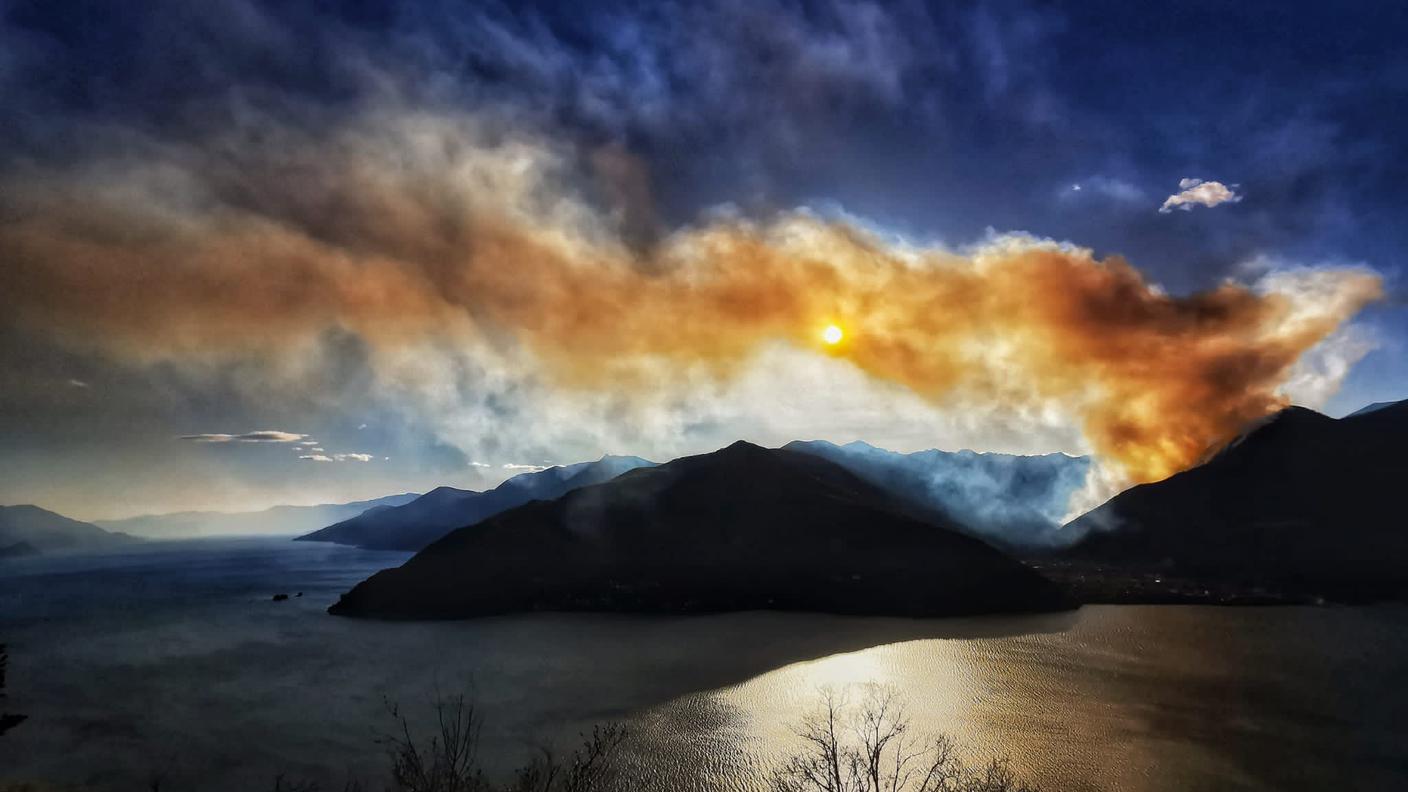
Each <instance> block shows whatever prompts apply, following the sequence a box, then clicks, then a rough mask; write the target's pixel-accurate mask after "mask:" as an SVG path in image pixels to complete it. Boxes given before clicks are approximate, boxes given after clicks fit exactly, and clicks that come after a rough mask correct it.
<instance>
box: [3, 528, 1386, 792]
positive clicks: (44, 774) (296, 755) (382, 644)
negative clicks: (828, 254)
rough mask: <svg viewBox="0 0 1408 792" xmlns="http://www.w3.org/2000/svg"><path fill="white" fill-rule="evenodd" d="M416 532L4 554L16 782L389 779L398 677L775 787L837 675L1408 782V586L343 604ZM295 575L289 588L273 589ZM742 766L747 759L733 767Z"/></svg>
mask: <svg viewBox="0 0 1408 792" xmlns="http://www.w3.org/2000/svg"><path fill="white" fill-rule="evenodd" d="M407 557H408V554H405V553H390V552H372V551H362V550H355V549H350V548H345V547H339V546H329V545H320V544H310V543H293V542H287V541H279V540H268V539H249V540H202V541H189V542H171V543H160V544H151V545H144V546H143V547H142V548H141V549H140V550H136V551H132V552H127V553H123V554H114V555H108V556H94V557H87V558H55V559H25V560H15V561H8V562H4V564H5V565H4V566H3V567H0V581H3V585H0V624H3V625H4V626H5V639H6V641H7V642H8V643H9V644H10V653H11V680H10V682H11V689H12V699H11V704H12V705H13V707H14V708H15V709H18V710H20V711H23V712H26V713H28V714H29V715H30V716H31V719H30V721H28V722H27V723H26V724H25V725H24V728H23V729H19V730H16V731H14V732H12V733H11V734H9V735H7V736H6V738H5V740H4V741H3V742H0V781H3V782H9V781H18V780H21V779H31V778H38V779H45V780H47V781H52V782H56V783H69V784H74V785H76V786H78V787H80V788H91V789H131V788H137V787H142V786H145V784H146V783H147V781H148V779H149V776H151V774H153V773H165V774H166V776H167V778H168V784H169V787H168V786H166V785H164V786H163V788H172V789H178V788H186V789H193V788H199V789H212V790H245V789H257V788H264V787H267V786H268V785H269V784H270V781H271V779H272V778H273V776H274V775H275V774H276V773H280V772H282V773H285V774H287V775H288V776H290V777H301V778H308V779H313V780H318V781H321V782H322V783H323V784H324V785H325V786H324V788H329V787H332V788H340V785H341V783H342V780H343V779H344V778H345V776H346V775H347V774H349V773H351V774H353V775H356V776H359V777H363V778H366V779H368V780H371V781H374V782H379V781H380V779H381V778H382V777H383V775H382V774H383V773H384V772H385V766H386V763H385V759H384V757H383V756H382V754H381V752H380V749H379V748H378V746H377V745H376V744H375V742H374V740H375V738H376V735H377V733H378V732H379V731H380V732H384V731H385V730H386V729H388V728H389V727H390V725H391V724H390V722H389V721H388V720H387V719H386V718H385V715H384V705H383V700H384V699H390V700H394V701H399V702H400V703H401V704H402V705H403V706H404V707H405V708H406V709H407V710H408V711H409V712H410V713H411V714H412V717H413V718H414V717H420V718H428V717H429V716H430V707H429V702H430V701H431V699H432V698H433V696H434V695H435V691H436V690H440V691H444V692H456V691H460V690H470V691H472V692H473V694H474V696H475V698H476V699H477V700H478V702H479V704H480V705H481V707H482V708H483V710H484V712H485V714H486V716H487V718H488V721H487V725H486V727H485V735H484V736H485V745H484V753H485V755H486V756H487V757H488V758H489V759H490V762H491V767H493V768H494V769H495V770H497V771H499V772H506V771H507V770H508V768H509V765H511V764H515V763H517V762H518V761H519V760H520V759H522V758H524V757H526V755H527V752H528V751H530V750H532V749H533V747H534V746H538V745H542V744H555V745H557V746H559V747H568V746H569V745H570V744H571V743H572V742H573V741H574V739H575V736H576V734H577V733H578V732H580V731H582V730H583V729H587V728H589V727H590V725H591V724H593V723H597V722H601V721H608V720H621V721H624V722H625V723H626V724H628V726H629V727H630V728H631V729H632V731H633V733H634V735H635V738H634V740H633V743H632V754H631V757H632V761H634V762H639V763H640V764H642V765H643V766H645V767H647V768H652V769H654V770H656V771H657V772H658V773H659V774H660V775H661V777H663V778H664V779H665V781H664V787H665V788H667V789H706V788H719V787H718V786H717V785H719V784H723V785H724V788H729V789H740V790H750V791H751V790H763V789H765V788H766V784H767V778H768V773H769V770H770V767H771V763H772V762H775V761H776V760H777V759H778V757H780V756H781V755H783V754H785V753H786V752H788V751H789V750H792V749H794V748H795V747H796V738H795V737H794V736H793V735H792V729H793V727H794V726H795V725H796V723H797V721H798V720H799V719H800V718H801V717H803V716H804V715H805V714H807V713H808V712H810V711H812V709H813V708H814V707H815V706H816V704H817V702H818V697H819V696H818V691H819V690H821V689H823V688H828V687H829V688H831V689H833V690H837V691H841V692H842V693H844V694H846V695H849V696H852V697H859V696H863V695H864V693H865V690H866V686H868V685H885V686H891V687H893V688H895V689H898V690H901V691H902V692H903V696H904V698H905V699H906V700H907V701H908V703H909V708H910V712H911V714H912V715H913V716H914V720H915V723H916V725H917V726H919V727H922V728H924V729H928V730H933V731H942V732H947V733H951V734H953V735H954V736H955V737H957V738H958V739H959V740H960V742H961V743H962V744H964V745H965V747H967V748H968V749H970V750H971V751H973V752H974V753H975V754H983V753H985V752H990V751H996V752H1001V753H1007V754H1010V755H1011V756H1012V758H1013V761H1014V766H1015V767H1016V768H1017V769H1019V770H1020V771H1021V772H1022V773H1023V774H1025V775H1028V776H1030V777H1031V778H1033V779H1035V780H1037V781H1039V782H1040V783H1042V784H1043V785H1044V786H1045V787H1046V788H1051V789H1063V790H1085V789H1104V790H1112V791H1117V792H1121V791H1123V792H1154V791H1155V790H1170V791H1172V790H1189V789H1233V790H1283V789H1306V790H1312V789H1327V788H1344V789H1351V788H1353V789H1392V788H1398V787H1402V786H1404V785H1405V784H1408V725H1405V724H1404V722H1403V721H1402V719H1401V718H1400V717H1399V716H1400V713H1401V712H1402V711H1403V709H1404V707H1405V706H1408V691H1405V689H1404V687H1403V685H1402V684H1401V680H1402V679H1403V678H1404V675H1405V674H1408V608H1405V607H1403V606H1384V607H1373V608H1324V609H1317V608H1299V607H1284V608H1209V607H1185V606H1172V607H1162V606H1151V607H1130V606H1095V607H1091V606H1087V607H1084V608H1082V609H1080V610H1079V611H1076V612H1073V613H1067V614H1057V615H1051V616H1037V617H989V618H965V619H947V620H906V619H875V618H853V617H852V618H844V617H833V616H824V615H808V614H781V613H762V612H754V613H739V614H731V615H717V616H693V617H668V618H662V617H633V616H609V615H561V614H538V615H530V616H521V617H503V618H494V619H482V620H469V621H460V622H415V623H388V622H377V621H366V620H353V619H344V618H337V617H332V616H329V615H327V614H326V613H325V612H324V610H325V609H326V608H327V606H328V605H330V604H331V603H332V602H333V601H335V600H336V598H337V596H338V595H339V594H340V593H342V592H343V591H345V590H346V589H347V588H349V587H350V586H351V585H353V584H354V583H356V582H357V581H359V580H361V579H363V578H365V577H366V576H367V575H369V574H370V573H371V572H373V571H375V570H377V569H380V568H383V567H386V566H392V565H396V564H399V563H400V562H402V561H403V560H405V559H406V558H407ZM300 591H301V592H303V596H302V597H296V596H294V597H292V598H290V599H289V600H288V601H285V602H274V601H272V600H271V596H272V595H273V594H275V593H284V592H287V593H289V594H291V595H296V594H297V593H298V592H300ZM722 779H726V782H725V781H724V780H722Z"/></svg>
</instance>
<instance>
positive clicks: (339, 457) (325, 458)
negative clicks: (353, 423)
mask: <svg viewBox="0 0 1408 792" xmlns="http://www.w3.org/2000/svg"><path fill="white" fill-rule="evenodd" d="M298 458H299V459H306V460H308V461H310V462H370V461H372V459H374V458H375V457H373V456H372V455H371V454H303V455H301V456H299V457H298ZM387 459H390V457H387Z"/></svg>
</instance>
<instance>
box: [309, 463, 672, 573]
mask: <svg viewBox="0 0 1408 792" xmlns="http://www.w3.org/2000/svg"><path fill="white" fill-rule="evenodd" d="M654 464H655V463H654V462H651V461H650V460H647V459H641V458H640V457H634V456H609V455H608V456H604V457H602V458H601V459H598V460H597V461H595V462H581V463H578V464H575V465H566V466H561V467H551V468H548V469H547V470H539V471H535V472H532V473H523V474H520V475H517V476H514V477H513V478H511V479H508V480H507V481H505V482H504V483H502V484H500V485H499V486H497V487H495V488H494V489H491V490H488V491H486V492H475V491H473V490H461V489H455V488H453V487H440V488H438V489H434V490H431V491H430V492H427V493H426V494H424V495H422V496H420V497H419V498H416V499H414V500H411V501H410V502H408V503H404V504H401V505H397V506H388V507H378V508H375V509H370V510H367V511H365V512H364V513H362V514H359V515H357V516H353V517H349V518H347V519H344V520H342V521H341V522H338V523H336V524H334V525H328V526H327V527H326V528H323V529H321V530H317V531H313V532H312V533H309V534H307V535H306V536H300V537H298V539H299V541H308V542H335V543H337V544H346V545H355V546H357V547H364V548H368V549H374V550H419V549H421V548H423V547H425V546H426V545H428V544H430V543H431V542H434V541H435V540H436V539H439V538H440V537H442V536H444V535H445V534H447V533H449V532H450V531H451V530H454V529H455V528H459V527H461V526H465V525H470V524H472V523H476V522H479V521H480V520H483V519H486V518H488V517H492V516H494V515H496V514H498V513H500V512H502V511H505V510H507V509H511V508H514V507H515V506H521V505H523V504H525V503H528V502H529V501H534V500H551V499H553V498H557V497H561V496H562V495H565V494H566V493H568V492H571V491H572V490H575V489H577V488H579V487H585V486H588V485H590V484H599V483H601V482H603V481H608V480H610V479H613V478H615V477H617V476H619V475H621V474H622V473H625V472H627V471H629V470H634V469H636V468H641V467H650V466H652V465H654Z"/></svg>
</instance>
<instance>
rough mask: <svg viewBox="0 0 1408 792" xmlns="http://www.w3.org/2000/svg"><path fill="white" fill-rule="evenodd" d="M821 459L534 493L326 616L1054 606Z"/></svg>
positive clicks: (765, 457)
mask: <svg viewBox="0 0 1408 792" xmlns="http://www.w3.org/2000/svg"><path fill="white" fill-rule="evenodd" d="M956 528H957V526H955V525H943V524H936V523H935V522H934V518H932V517H930V518H921V517H919V516H916V515H915V514H913V513H912V512H911V511H910V510H909V509H907V507H906V506H904V505H903V504H902V503H900V502H899V501H897V500H895V499H894V498H893V497H892V496H890V495H887V494H886V493H884V492H883V491H881V490H880V489H878V488H877V487H875V486H874V485H872V484H869V483H866V482H865V481H863V480H861V479H860V478H858V477H856V476H855V475H854V474H852V473H850V472H848V471H846V470H845V469H844V468H842V467H840V466H839V465H837V464H835V463H833V462H830V461H827V460H825V459H821V458H819V457H816V456H812V455H808V454H803V453H798V452H794V451H787V450H770V449H764V448H760V447H758V446H755V445H751V444H749V443H745V442H739V443H735V444H733V445H731V446H729V447H727V448H724V449H722V450H720V451H716V452H714V453H711V454H703V455H700V456H693V457H684V458H681V459H677V460H675V461H673V462H670V463H668V464H665V465H661V466H659V467H654V468H641V469H637V470H632V471H630V472H628V473H625V474H624V475H622V476H620V477H618V478H615V479H613V480H611V481H608V482H605V483H602V484H596V485H593V486H588V487H584V488H581V489H577V490H575V491H573V492H570V493H568V494H566V495H565V496H563V497H561V498H558V499H557V500H552V501H535V502H532V503H529V504H526V505H523V506H520V507H518V508H515V509H511V510H509V511H506V512H503V513H502V514H498V515H496V516H494V517H491V518H489V519H487V520H485V521H483V522H480V523H478V524H476V525H472V526H467V527H464V528H460V529H458V530H456V531H454V532H452V533H450V534H449V535H447V536H445V537H444V538H443V539H441V540H439V541H437V542H435V543H434V544H431V545H430V546H429V547H427V548H425V549H424V550H423V551H421V552H420V553H419V554H417V555H416V556H415V557H414V558H412V559H411V560H410V561H408V562H406V563H405V564H404V565H403V566H401V567H398V568H395V569H388V570H385V571H382V572H379V573H377V574H376V575H374V576H372V577H371V578H369V579H368V580H366V581H364V582H362V583H360V584H358V585H357V586H356V587H355V588H354V589H352V590H351V591H350V592H348V593H347V594H345V595H343V597H342V599H341V600H340V601H339V602H337V603H336V604H335V605H333V606H332V607H331V608H330V609H329V611H330V612H331V613H334V614H340V615H349V616H365V617H374V618H387V619H407V618H411V619H450V618H464V617H472V616H484V615H492V614H502V613H511V612H524V611H588V610H591V611H621V612H656V613H660V612H668V613H691V612H713V611H731V610H753V609H770V610H793V611H821V612H830V613H847V614H888V615H903V616H943V615H958V614H977V613H992V612H1010V611H1049V610H1056V609H1061V608H1064V607H1067V600H1066V598H1065V597H1064V596H1063V595H1062V594H1061V592H1060V591H1059V589H1057V588H1056V587H1055V586H1054V585H1053V584H1051V583H1050V582H1049V581H1047V580H1046V579H1044V578H1043V577H1041V576H1040V575H1038V574H1036V573H1035V572H1033V571H1031V570H1030V569H1028V568H1026V567H1025V566H1023V565H1022V564H1021V563H1019V562H1017V561H1015V560H1013V559H1011V558H1008V557H1007V556H1005V555H1003V554H1002V553H1000V552H999V551H997V550H995V549H993V548H992V547H990V546H988V545H987V544H984V543H983V542H981V541H979V540H977V539H974V538H971V537H969V536H966V535H964V534H963V533H961V532H960V531H959V530H956Z"/></svg>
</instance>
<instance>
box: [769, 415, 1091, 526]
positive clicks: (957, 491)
mask: <svg viewBox="0 0 1408 792" xmlns="http://www.w3.org/2000/svg"><path fill="white" fill-rule="evenodd" d="M784 448H787V449H790V450H793V451H801V452H803V453H808V454H814V455H816V456H820V457H823V458H825V459H829V460H831V461H832V462H835V463H836V464H838V465H840V466H841V467H844V468H846V469H847V470H849V471H851V472H852V473H854V474H856V475H857V476H860V477H861V478H863V479H865V480H866V481H868V482H870V483H871V484H874V485H875V486H877V487H880V488H881V489H883V490H885V491H886V492H889V493H890V494H892V495H894V496H896V497H898V498H900V499H902V500H905V501H907V502H909V503H912V504H914V505H915V506H916V507H918V508H920V509H924V510H930V511H933V512H936V513H938V514H946V515H948V516H950V517H952V518H953V519H954V520H955V521H956V522H957V523H958V524H960V525H962V526H964V527H966V528H967V529H969V530H971V531H972V532H973V534H974V535H976V536H978V537H980V538H982V539H985V540H987V541H989V542H991V543H993V544H996V545H998V546H1000V547H1003V548H1008V549H1013V550H1027V549H1031V548H1034V547H1038V548H1039V547H1050V546H1052V545H1055V544H1060V543H1063V542H1065V541H1066V540H1065V536H1066V535H1065V534H1064V533H1061V532H1060V530H1059V529H1060V528H1061V523H1062V522H1063V521H1064V519H1065V517H1066V514H1067V508H1068V505H1069V503H1070V500H1071V495H1072V494H1073V493H1074V492H1075V491H1076V490H1078V489H1080V488H1081V487H1082V486H1083V485H1084V484H1085V479H1086V474H1087V473H1088V472H1089V471H1090V459H1089V458H1088V457H1073V456H1067V455H1066V454H1044V455H1041V456H1015V455H1012V454H983V453H977V452H974V451H939V450H929V451H917V452H915V453H912V454H900V453H897V452H894V451H887V450H885V449H883V448H876V447H875V446H872V445H870V444H868V443H863V442H859V441H857V442H854V443H847V444H846V445H841V446H838V445H835V444H834V443H828V442H826V441H824V440H810V441H796V442H792V443H788V444H787V445H786V446H784Z"/></svg>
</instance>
